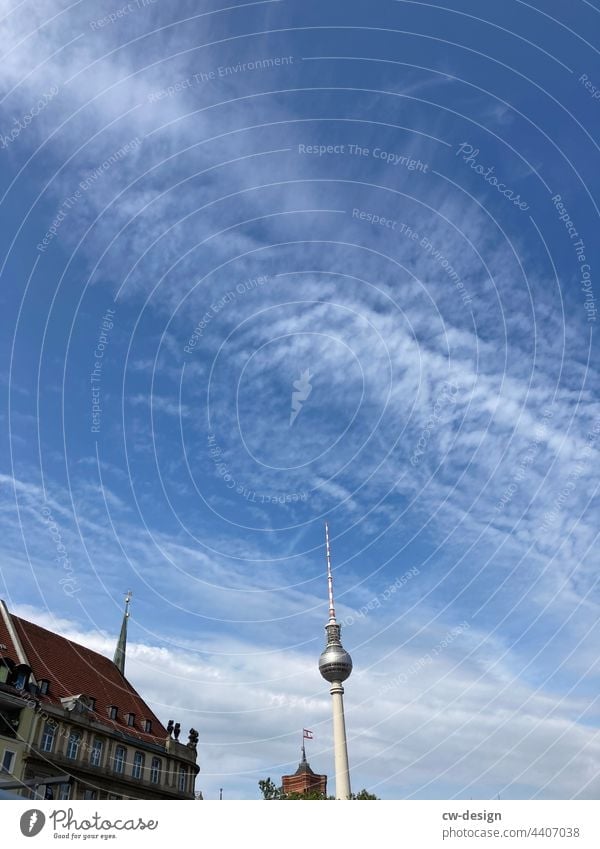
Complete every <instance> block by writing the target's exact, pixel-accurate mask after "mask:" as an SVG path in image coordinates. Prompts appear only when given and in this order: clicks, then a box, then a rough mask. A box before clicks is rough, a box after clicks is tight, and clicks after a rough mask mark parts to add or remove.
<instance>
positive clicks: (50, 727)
mask: <svg viewBox="0 0 600 849" xmlns="http://www.w3.org/2000/svg"><path fill="white" fill-rule="evenodd" d="M55 733H56V725H54V723H53V722H46V723H44V731H43V732H42V752H51V751H52V749H53V748H54V735H55Z"/></svg>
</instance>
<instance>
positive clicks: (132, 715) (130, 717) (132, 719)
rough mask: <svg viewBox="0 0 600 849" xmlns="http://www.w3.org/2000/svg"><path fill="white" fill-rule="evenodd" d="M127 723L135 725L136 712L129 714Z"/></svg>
mask: <svg viewBox="0 0 600 849" xmlns="http://www.w3.org/2000/svg"><path fill="white" fill-rule="evenodd" d="M127 725H135V713H128V714H127Z"/></svg>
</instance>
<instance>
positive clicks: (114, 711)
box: [108, 705, 119, 719]
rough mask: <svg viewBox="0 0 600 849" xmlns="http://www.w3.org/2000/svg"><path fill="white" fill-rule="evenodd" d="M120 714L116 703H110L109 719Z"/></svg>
mask: <svg viewBox="0 0 600 849" xmlns="http://www.w3.org/2000/svg"><path fill="white" fill-rule="evenodd" d="M118 714H119V708H118V707H117V706H116V705H110V707H109V708H108V717H109V719H116V718H117V716H118Z"/></svg>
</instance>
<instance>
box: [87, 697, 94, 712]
mask: <svg viewBox="0 0 600 849" xmlns="http://www.w3.org/2000/svg"><path fill="white" fill-rule="evenodd" d="M88 701H89V704H90V707H89V709H90V710H94V711H95V710H96V699H95V698H93V696H89V699H88Z"/></svg>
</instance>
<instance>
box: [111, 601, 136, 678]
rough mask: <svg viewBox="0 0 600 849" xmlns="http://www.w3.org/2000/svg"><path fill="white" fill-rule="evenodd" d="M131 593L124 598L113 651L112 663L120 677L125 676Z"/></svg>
mask: <svg viewBox="0 0 600 849" xmlns="http://www.w3.org/2000/svg"><path fill="white" fill-rule="evenodd" d="M131 596H132V592H131V590H128V592H127V595H126V596H125V613H124V615H123V624H122V625H121V633H120V634H119V642H118V643H117V648H116V649H115V656H114V657H113V663H114V664H115V666H116V667H117V669H119V671H120V672H121V674H122V675H125V652H126V650H127V620H128V619H129V604H130V602H131Z"/></svg>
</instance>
